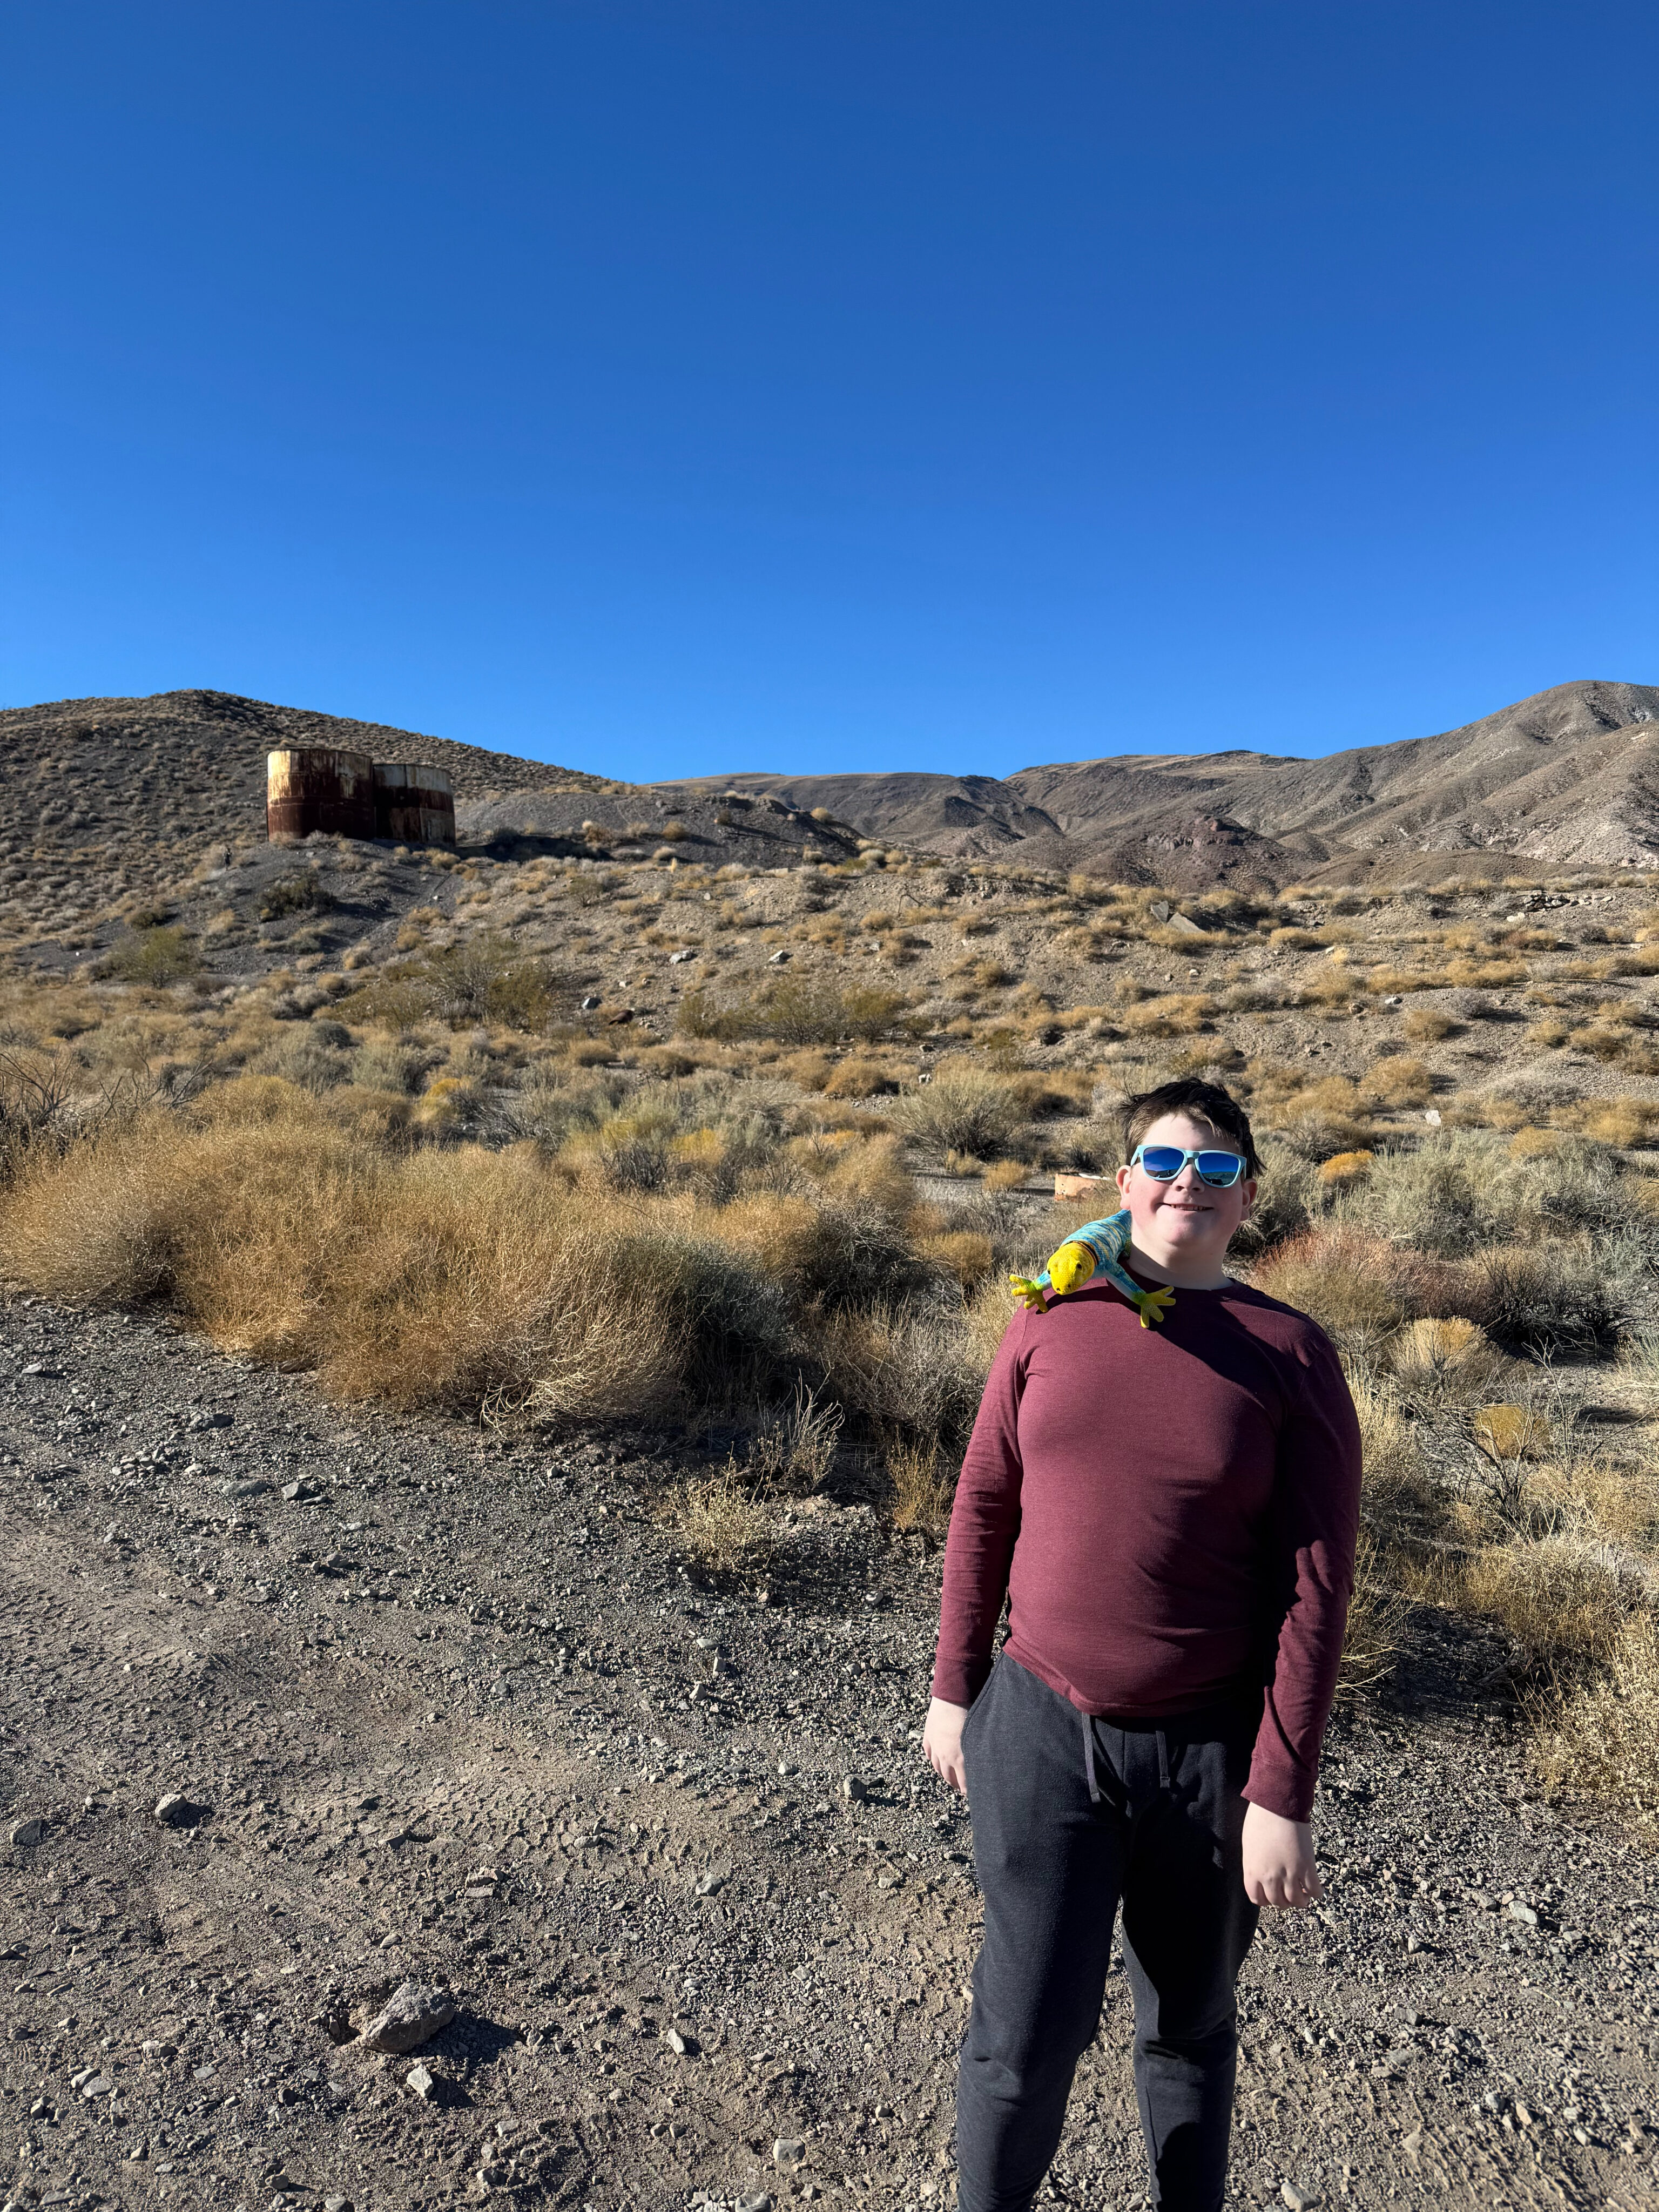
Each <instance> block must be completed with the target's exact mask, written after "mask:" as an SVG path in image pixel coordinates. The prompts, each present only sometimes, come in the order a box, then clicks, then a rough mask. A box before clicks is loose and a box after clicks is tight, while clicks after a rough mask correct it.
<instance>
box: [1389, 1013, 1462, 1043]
mask: <svg viewBox="0 0 1659 2212" xmlns="http://www.w3.org/2000/svg"><path fill="white" fill-rule="evenodd" d="M1400 1026H1401V1030H1402V1031H1403V1032H1404V1034H1405V1036H1407V1039H1408V1040H1409V1041H1410V1042H1412V1043H1413V1044H1438V1043H1439V1042H1440V1041H1441V1039H1442V1038H1443V1037H1449V1036H1451V1034H1452V1032H1453V1031H1454V1030H1455V1029H1456V1027H1457V1024H1456V1023H1455V1021H1454V1020H1453V1019H1452V1018H1451V1016H1450V1015H1449V1014H1447V1013H1443V1012H1441V1010H1440V1008H1439V1007H1438V1006H1413V1007H1412V1008H1410V1010H1409V1011H1408V1012H1407V1013H1406V1015H1405V1016H1404V1018H1402V1020H1401V1024H1400Z"/></svg>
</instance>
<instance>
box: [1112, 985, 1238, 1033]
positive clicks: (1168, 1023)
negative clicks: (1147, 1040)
mask: <svg viewBox="0 0 1659 2212" xmlns="http://www.w3.org/2000/svg"><path fill="white" fill-rule="evenodd" d="M1215 1010H1216V1007H1215V1000H1213V999H1212V998H1210V997H1208V996H1206V994H1204V993H1203V992H1200V991H1172V992H1170V993H1167V994H1165V995H1164V997H1163V998H1158V999H1148V1000H1146V1001H1145V1002H1144V1004H1142V1005H1140V1006H1129V1007H1127V1008H1126V1009H1125V1011H1124V1012H1123V1013H1122V1014H1121V1016H1120V1019H1121V1023H1122V1025H1123V1027H1124V1029H1125V1030H1127V1032H1128V1033H1129V1035H1130V1036H1157V1037H1178V1036H1191V1035H1192V1034H1193V1032H1194V1030H1201V1029H1202V1028H1203V1027H1204V1024H1206V1022H1207V1021H1209V1020H1211V1019H1212V1018H1213V1016H1214V1013H1215Z"/></svg>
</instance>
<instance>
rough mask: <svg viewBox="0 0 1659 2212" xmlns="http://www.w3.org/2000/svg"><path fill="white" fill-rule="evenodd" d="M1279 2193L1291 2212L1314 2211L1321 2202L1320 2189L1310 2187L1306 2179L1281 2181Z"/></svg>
mask: <svg viewBox="0 0 1659 2212" xmlns="http://www.w3.org/2000/svg"><path fill="white" fill-rule="evenodd" d="M1279 2196H1280V2197H1282V2198H1283V2200H1284V2202H1285V2205H1286V2206H1287V2207H1288V2208H1289V2212H1313V2207H1314V2206H1315V2205H1316V2204H1317V2203H1318V2202H1319V2191H1317V2190H1316V2189H1310V2187H1309V2185H1307V2183H1306V2182H1304V2181H1281V2182H1280V2183H1279Z"/></svg>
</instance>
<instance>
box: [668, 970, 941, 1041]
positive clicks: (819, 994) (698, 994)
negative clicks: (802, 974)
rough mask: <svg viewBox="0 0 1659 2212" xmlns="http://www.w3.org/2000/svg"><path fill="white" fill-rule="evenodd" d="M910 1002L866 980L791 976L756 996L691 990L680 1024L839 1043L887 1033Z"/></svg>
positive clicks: (716, 1033) (728, 1035)
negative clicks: (844, 982)
mask: <svg viewBox="0 0 1659 2212" xmlns="http://www.w3.org/2000/svg"><path fill="white" fill-rule="evenodd" d="M903 1006H904V1001H903V1000H902V998H901V997H900V996H899V994H897V993H896V992H893V991H884V990H880V989H878V988H877V987H875V986H873V985H871V984H866V983H854V984H850V985H848V987H847V988H846V989H845V990H838V989H836V987H835V986H834V985H832V984H828V983H814V982H811V981H806V980H805V979H804V978H796V977H791V978H787V979H786V980H785V981H781V982H776V983H770V984H768V985H767V986H765V987H763V989H762V990H760V991H759V992H757V993H756V994H755V995H754V996H753V997H751V998H746V999H744V998H739V999H732V1000H724V1001H721V1000H715V999H714V998H712V997H711V996H710V995H709V994H708V992H706V991H690V992H688V993H687V994H686V995H685V997H684V999H682V1000H681V1001H680V1008H679V1014H678V1022H679V1026H680V1028H681V1030H683V1031H684V1034H685V1035H686V1036H695V1037H720V1038H723V1039H726V1041H728V1042H732V1041H738V1040H741V1039H744V1038H757V1037H770V1038H774V1039H775V1040H776V1042H778V1043H780V1044H793V1045H807V1044H837V1043H840V1042H842V1041H843V1040H844V1039H846V1038H849V1037H854V1038H862V1039H865V1040H866V1041H869V1040H872V1039H874V1038H876V1037H878V1036H884V1035H885V1033H886V1032H887V1031H888V1030H890V1029H891V1028H892V1027H893V1026H894V1024H896V1021H897V1020H898V1018H899V1015H900V1013H901V1012H902V1008H903Z"/></svg>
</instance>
